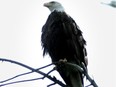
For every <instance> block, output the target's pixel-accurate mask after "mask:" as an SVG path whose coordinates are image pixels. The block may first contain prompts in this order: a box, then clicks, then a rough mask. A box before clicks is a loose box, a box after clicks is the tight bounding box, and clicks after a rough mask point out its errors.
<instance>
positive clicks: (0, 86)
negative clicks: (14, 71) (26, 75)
mask: <svg viewBox="0 0 116 87" xmlns="http://www.w3.org/2000/svg"><path fill="white" fill-rule="evenodd" d="M40 79H43V77H40V78H34V79H27V80H21V81H14V82H9V83H5V84H1V85H0V87H2V86H6V85H10V84H15V83H21V82H29V81H35V80H40Z"/></svg>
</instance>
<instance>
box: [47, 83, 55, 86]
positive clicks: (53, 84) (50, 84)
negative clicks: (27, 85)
mask: <svg viewBox="0 0 116 87" xmlns="http://www.w3.org/2000/svg"><path fill="white" fill-rule="evenodd" d="M55 84H56V83H52V84H49V85H47V87H50V86H53V85H55Z"/></svg>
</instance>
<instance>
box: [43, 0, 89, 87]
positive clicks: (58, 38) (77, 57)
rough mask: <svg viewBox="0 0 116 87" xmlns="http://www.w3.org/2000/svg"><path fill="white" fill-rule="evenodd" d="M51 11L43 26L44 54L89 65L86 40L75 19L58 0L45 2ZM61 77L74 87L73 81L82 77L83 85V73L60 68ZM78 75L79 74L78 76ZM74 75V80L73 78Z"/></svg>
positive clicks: (53, 59)
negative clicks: (69, 71)
mask: <svg viewBox="0 0 116 87" xmlns="http://www.w3.org/2000/svg"><path fill="white" fill-rule="evenodd" d="M44 6H45V7H47V8H48V9H49V10H50V11H51V13H50V15H49V17H48V19H47V21H46V23H45V24H44V26H43V28H42V35H41V42H42V47H43V55H45V54H47V53H48V54H49V55H50V57H51V59H52V62H58V61H60V60H64V59H66V60H67V62H70V63H73V64H77V65H79V66H81V64H82V63H84V64H85V66H86V67H87V59H86V56H87V52H86V48H85V45H86V41H85V40H84V38H83V36H82V31H81V30H80V29H79V27H78V26H77V24H76V23H75V21H74V20H73V19H72V18H71V17H70V16H69V15H67V13H66V12H65V11H64V8H63V6H62V5H61V4H60V3H59V2H56V1H51V2H48V3H44ZM58 72H59V73H60V75H61V77H62V78H63V80H64V81H65V83H66V84H67V85H68V86H69V87H74V86H73V82H74V80H76V79H77V83H78V82H79V81H78V79H80V80H81V81H80V84H81V86H75V87H83V77H82V73H80V72H79V73H75V74H74V73H73V74H72V73H69V74H68V75H67V74H66V73H68V71H65V70H64V71H62V70H58ZM76 75H78V76H76ZM71 77H74V80H72V79H71Z"/></svg>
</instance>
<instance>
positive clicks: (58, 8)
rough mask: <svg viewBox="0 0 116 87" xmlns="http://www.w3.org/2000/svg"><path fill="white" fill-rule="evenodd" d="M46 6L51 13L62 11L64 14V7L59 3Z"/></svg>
mask: <svg viewBox="0 0 116 87" xmlns="http://www.w3.org/2000/svg"><path fill="white" fill-rule="evenodd" d="M44 6H45V7H47V8H48V9H49V10H50V11H51V12H53V11H55V10H56V11H60V12H64V8H63V6H62V5H61V4H60V3H59V2H56V1H51V2H48V3H44Z"/></svg>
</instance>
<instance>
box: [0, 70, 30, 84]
mask: <svg viewBox="0 0 116 87" xmlns="http://www.w3.org/2000/svg"><path fill="white" fill-rule="evenodd" d="M30 73H32V71H31V72H26V73H22V74H19V75H16V76H14V77H11V78H9V79H6V80H3V81H0V83H4V82H7V81H10V80H13V79H15V78H17V77H20V76H23V75H27V74H30Z"/></svg>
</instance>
